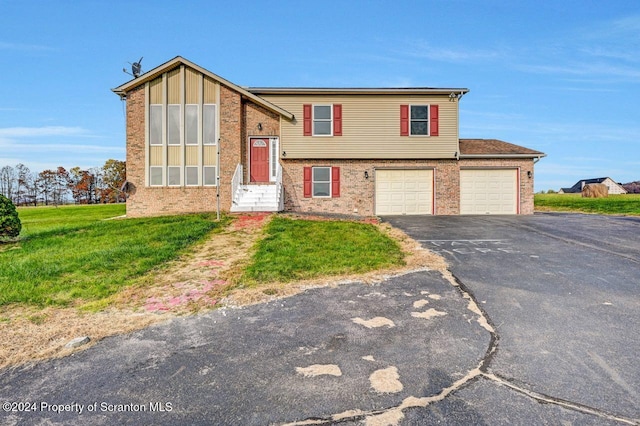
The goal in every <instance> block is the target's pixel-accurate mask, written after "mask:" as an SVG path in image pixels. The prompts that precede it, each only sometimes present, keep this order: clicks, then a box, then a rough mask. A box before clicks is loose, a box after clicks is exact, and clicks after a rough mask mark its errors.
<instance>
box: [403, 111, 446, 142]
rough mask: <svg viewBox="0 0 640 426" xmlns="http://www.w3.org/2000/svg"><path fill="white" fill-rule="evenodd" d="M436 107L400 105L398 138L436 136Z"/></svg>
mask: <svg viewBox="0 0 640 426" xmlns="http://www.w3.org/2000/svg"><path fill="white" fill-rule="evenodd" d="M438 115H439V113H438V105H436V104H433V105H400V136H438V135H439V133H438V125H439V117H438Z"/></svg>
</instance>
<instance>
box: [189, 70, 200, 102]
mask: <svg viewBox="0 0 640 426" xmlns="http://www.w3.org/2000/svg"><path fill="white" fill-rule="evenodd" d="M199 87H200V74H199V73H198V72H197V71H195V70H193V69H191V68H186V69H185V102H186V103H188V104H197V103H199V102H200V96H198V95H199V94H198V88H199Z"/></svg>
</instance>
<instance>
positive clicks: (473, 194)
mask: <svg viewBox="0 0 640 426" xmlns="http://www.w3.org/2000/svg"><path fill="white" fill-rule="evenodd" d="M517 205H518V170H517V169H469V170H460V214H516V213H517V212H518V210H517Z"/></svg>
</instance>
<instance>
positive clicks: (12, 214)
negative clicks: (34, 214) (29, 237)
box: [0, 194, 22, 239]
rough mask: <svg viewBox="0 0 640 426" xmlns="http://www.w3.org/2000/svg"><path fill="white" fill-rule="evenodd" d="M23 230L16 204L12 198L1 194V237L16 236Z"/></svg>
mask: <svg viewBox="0 0 640 426" xmlns="http://www.w3.org/2000/svg"><path fill="white" fill-rule="evenodd" d="M21 230H22V223H20V218H19V217H18V211H17V210H16V206H14V205H13V203H12V202H11V200H10V199H8V198H7V197H5V196H4V195H2V194H0V238H2V239H4V238H15V237H17V236H18V235H19V234H20V231H21Z"/></svg>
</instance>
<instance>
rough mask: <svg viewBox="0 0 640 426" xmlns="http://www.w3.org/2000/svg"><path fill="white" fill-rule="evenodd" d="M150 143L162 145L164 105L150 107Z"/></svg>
mask: <svg viewBox="0 0 640 426" xmlns="http://www.w3.org/2000/svg"><path fill="white" fill-rule="evenodd" d="M149 144H150V145H162V105H151V106H150V108H149Z"/></svg>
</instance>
